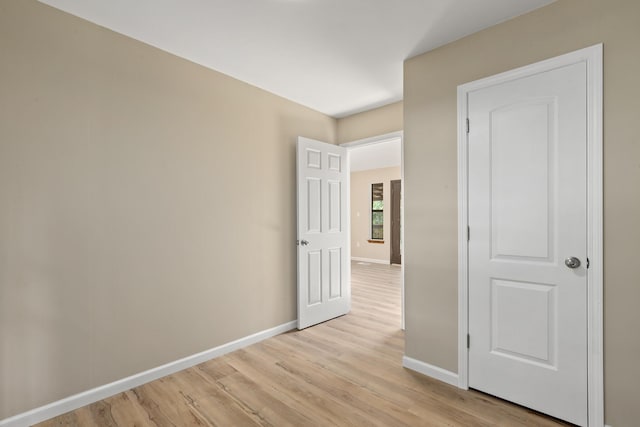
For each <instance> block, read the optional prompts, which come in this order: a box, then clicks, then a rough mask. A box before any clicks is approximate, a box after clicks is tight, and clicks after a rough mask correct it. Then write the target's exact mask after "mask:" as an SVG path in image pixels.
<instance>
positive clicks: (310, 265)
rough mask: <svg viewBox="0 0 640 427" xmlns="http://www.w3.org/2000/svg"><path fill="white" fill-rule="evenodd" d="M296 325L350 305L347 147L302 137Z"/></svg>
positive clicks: (339, 313)
mask: <svg viewBox="0 0 640 427" xmlns="http://www.w3.org/2000/svg"><path fill="white" fill-rule="evenodd" d="M297 193H298V198H297V203H298V241H297V245H298V329H304V328H306V327H309V326H313V325H315V324H318V323H321V322H324V321H326V320H329V319H333V318H334V317H338V316H342V315H343V314H346V313H348V312H349V310H350V309H351V283H350V277H351V266H350V264H349V257H350V255H349V252H350V251H349V249H350V248H349V223H348V212H349V204H348V200H349V163H348V159H347V150H346V148H343V147H339V146H336V145H332V144H327V143H324V142H320V141H314V140H312V139H308V138H303V137H299V138H298V145H297Z"/></svg>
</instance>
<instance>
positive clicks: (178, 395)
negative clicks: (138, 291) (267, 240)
mask: <svg viewBox="0 0 640 427" xmlns="http://www.w3.org/2000/svg"><path fill="white" fill-rule="evenodd" d="M400 316H401V314H400V267H398V266H388V265H379V264H369V265H363V264H362V263H357V262H354V263H353V267H352V311H351V313H350V314H348V315H346V316H343V317H340V318H338V319H334V320H331V321H328V322H325V323H323V324H321V325H317V326H314V327H312V328H308V329H306V330H304V331H292V332H289V333H286V334H283V335H279V336H277V337H274V338H271V339H268V340H266V341H263V342H261V343H258V344H255V345H252V346H250V347H247V348H245V349H243V350H239V351H235V352H233V353H230V354H228V355H225V356H222V357H220V358H217V359H214V360H211V361H209V362H206V363H203V364H200V365H198V366H195V367H193V368H190V369H186V370H184V371H181V372H178V373H176V374H174V375H169V376H167V377H164V378H161V379H159V380H156V381H153V382H151V383H148V384H145V385H143V386H140V387H136V388H134V389H132V390H129V391H127V392H124V393H120V394H118V395H116V396H113V397H111V398H108V399H105V400H102V401H100V402H97V403H94V404H91V405H88V406H85V407H83V408H80V409H78V410H76V411H73V412H69V413H67V414H64V415H62V416H60V417H57V418H54V419H52V420H49V421H46V422H44V423H41V424H39V426H41V427H51V426H118V427H121V426H159V427H163V426H331V425H336V426H558V425H565V424H563V423H560V422H559V421H557V420H554V419H550V418H547V417H545V416H542V415H539V414H537V413H535V412H532V411H530V410H527V409H525V408H522V407H519V406H516V405H512V404H510V403H507V402H504V401H502V400H500V399H496V398H493V397H491V396H487V395H484V394H482V393H478V392H475V391H462V390H459V389H457V388H455V387H452V386H449V385H447V384H444V383H441V382H439V381H436V380H432V379H430V378H427V377H424V376H422V375H419V374H416V373H414V372H411V371H409V370H406V369H404V368H402V360H401V359H402V354H403V350H404V336H403V332H402V331H401V330H400Z"/></svg>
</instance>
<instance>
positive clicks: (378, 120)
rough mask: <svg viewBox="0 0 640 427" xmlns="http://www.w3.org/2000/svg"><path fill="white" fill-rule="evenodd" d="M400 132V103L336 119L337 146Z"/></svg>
mask: <svg viewBox="0 0 640 427" xmlns="http://www.w3.org/2000/svg"><path fill="white" fill-rule="evenodd" d="M399 130H402V101H401V102H395V103H393V104H389V105H385V106H384V107H380V108H376V109H374V110H369V111H365V112H363V113H359V114H354V115H352V116H349V117H345V118H342V119H338V136H337V140H338V144H342V143H344V142H351V141H357V140H359V139H363V138H369V137H372V136H378V135H384V134H387V133H391V132H395V131H399Z"/></svg>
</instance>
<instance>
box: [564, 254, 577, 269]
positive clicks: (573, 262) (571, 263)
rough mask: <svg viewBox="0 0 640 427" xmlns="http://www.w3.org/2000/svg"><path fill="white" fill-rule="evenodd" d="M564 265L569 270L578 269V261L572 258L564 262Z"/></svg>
mask: <svg viewBox="0 0 640 427" xmlns="http://www.w3.org/2000/svg"><path fill="white" fill-rule="evenodd" d="M564 265H566V266H567V267H569V268H578V267H580V260H579V259H578V258H576V257H574V256H572V257H569V258H567V259H565V260H564Z"/></svg>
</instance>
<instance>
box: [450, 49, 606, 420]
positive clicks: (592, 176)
mask: <svg viewBox="0 0 640 427" xmlns="http://www.w3.org/2000/svg"><path fill="white" fill-rule="evenodd" d="M579 62H584V63H585V64H586V66H587V114H588V119H587V120H588V126H589V127H588V132H587V146H588V148H587V150H588V153H587V156H588V161H589V163H588V168H587V175H588V178H587V179H588V194H587V199H588V203H587V210H588V212H587V215H588V224H587V242H588V243H587V246H588V247H587V256H588V257H589V260H590V268H589V271H588V274H587V286H588V288H589V290H588V300H589V301H588V308H587V309H588V319H587V328H588V332H587V333H588V345H587V351H588V367H587V368H588V372H587V376H588V399H589V401H588V411H589V414H588V418H589V426H590V427H601V426H603V425H604V380H603V333H604V332H603V304H602V301H603V293H602V289H603V260H604V257H603V235H602V230H603V225H602V224H603V222H602V220H603V217H602V212H603V200H602V194H603V183H602V44H598V45H595V46H591V47H587V48H584V49H581V50H578V51H575V52H571V53H568V54H566V55H561V56H558V57H555V58H552V59H548V60H546V61H541V62H537V63H535V64H532V65H528V66H525V67H521V68H517V69H515V70H512V71H507V72H505V73H501V74H497V75H495V76H492V77H488V78H485V79H481V80H476V81H474V82H470V83H466V84H463V85H461V86H458V377H459V382H458V387H460V388H463V389H466V388H468V387H469V379H468V357H469V354H468V350H467V345H466V340H467V333H468V330H469V328H468V307H469V305H468V303H469V302H468V293H467V292H468V290H467V287H468V256H467V254H468V243H467V234H466V232H467V224H468V217H467V208H468V206H467V196H468V186H467V185H468V183H467V161H468V153H467V132H466V118H467V94H468V93H469V92H471V91H474V90H478V89H481V88H486V87H490V86H494V85H498V84H501V83H504V82H507V81H511V80H515V79H519V78H522V77H526V76H530V75H534V74H538V73H541V72H545V71H549V70H553V69H555V68H559V67H564V66H567V65H571V64H575V63H579Z"/></svg>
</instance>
